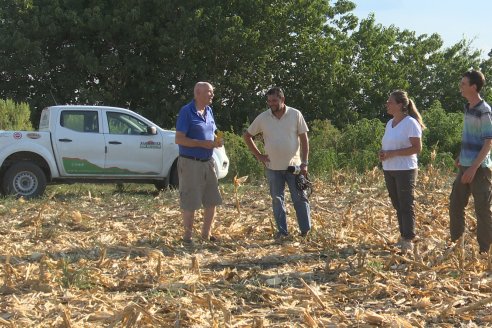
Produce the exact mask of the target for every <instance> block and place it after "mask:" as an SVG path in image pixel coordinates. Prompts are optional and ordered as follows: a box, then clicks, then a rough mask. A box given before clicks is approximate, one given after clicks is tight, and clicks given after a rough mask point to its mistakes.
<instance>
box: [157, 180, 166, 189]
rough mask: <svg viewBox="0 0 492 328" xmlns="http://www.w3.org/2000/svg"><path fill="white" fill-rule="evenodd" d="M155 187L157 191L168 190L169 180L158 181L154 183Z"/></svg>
mask: <svg viewBox="0 0 492 328" xmlns="http://www.w3.org/2000/svg"><path fill="white" fill-rule="evenodd" d="M154 186H155V188H156V189H157V190H159V191H161V190H164V189H166V188H167V180H158V181H155V182H154Z"/></svg>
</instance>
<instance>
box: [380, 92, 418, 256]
mask: <svg viewBox="0 0 492 328" xmlns="http://www.w3.org/2000/svg"><path fill="white" fill-rule="evenodd" d="M386 109H387V112H388V114H389V115H391V116H393V118H392V119H391V120H389V122H388V123H387V124H386V130H385V132H384V136H383V140H382V148H381V150H380V151H379V160H380V161H381V162H382V164H383V171H384V180H385V182H386V188H387V189H388V194H389V196H390V199H391V203H392V204H393V207H394V208H395V210H396V216H397V218H398V226H399V228H400V240H399V242H398V243H397V246H398V247H400V248H401V250H402V252H408V251H411V250H412V249H413V244H412V240H413V239H414V238H415V210H414V194H415V185H416V181H417V174H418V164H417V154H419V153H420V151H421V150H422V130H423V129H425V125H424V123H423V121H422V117H421V116H420V113H419V111H418V110H417V107H416V106H415V103H414V102H413V101H412V100H411V99H409V98H408V94H407V93H406V92H405V91H401V90H396V91H393V92H392V93H391V95H390V96H389V98H388V101H387V102H386Z"/></svg>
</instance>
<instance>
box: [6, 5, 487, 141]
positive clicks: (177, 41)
mask: <svg viewBox="0 0 492 328" xmlns="http://www.w3.org/2000/svg"><path fill="white" fill-rule="evenodd" d="M354 6H355V5H354V4H353V3H352V2H350V1H347V0H339V1H336V2H334V1H328V0H261V1H260V0H233V1H231V0H228V1H224V0H213V1H212V0H199V1H178V0H143V1H140V0H139V1H136V0H121V1H117V2H115V1H109V0H0V21H1V22H2V24H1V25H0V67H2V69H1V70H0V98H3V99H6V98H11V99H14V100H15V101H18V102H21V101H25V102H28V103H29V104H30V106H31V108H32V109H33V115H32V116H33V117H32V118H33V122H37V118H38V117H39V113H40V111H41V109H42V108H43V107H45V106H47V105H52V104H53V103H55V102H57V103H61V104H65V103H88V104H106V105H115V106H123V107H130V108H131V109H133V110H136V111H138V112H140V113H141V114H143V115H145V116H147V117H149V118H151V119H152V120H154V121H155V122H156V123H158V124H160V125H162V126H163V127H172V126H174V124H175V118H176V114H177V112H178V110H179V108H180V106H182V105H183V104H184V103H185V102H186V101H187V100H188V99H189V98H190V97H191V90H192V88H193V85H194V83H195V82H196V81H198V80H208V81H210V82H212V83H213V84H214V85H215V87H216V99H215V103H214V107H215V110H216V116H217V121H218V122H219V124H220V128H221V129H222V130H229V131H232V130H234V131H240V130H241V128H242V127H243V126H244V124H245V123H247V122H248V121H250V120H251V119H252V118H253V117H254V116H256V114H258V113H259V112H260V111H261V110H262V109H264V108H265V105H264V97H263V92H264V91H265V89H266V88H267V87H269V86H271V85H280V86H282V87H284V89H285V91H286V94H287V101H288V103H289V104H290V105H291V106H293V107H297V108H299V109H301V110H302V111H303V113H304V114H305V116H306V118H307V120H308V121H309V122H311V121H313V120H315V119H320V120H326V119H329V120H330V121H331V122H332V124H333V125H334V126H336V127H337V128H344V127H345V126H347V125H349V124H355V123H356V121H357V120H359V119H362V118H367V119H369V120H371V119H374V118H378V119H383V120H384V107H383V104H384V101H385V100H386V97H387V95H388V93H389V92H390V91H391V90H393V89H396V88H402V89H406V90H408V91H409V93H410V95H411V96H412V97H414V98H415V100H416V102H417V105H418V107H419V108H421V109H424V110H425V109H426V108H428V107H429V106H430V105H431V104H432V103H433V102H434V101H435V100H438V101H440V103H441V105H442V107H443V108H445V109H446V110H447V111H459V110H460V108H461V103H462V99H461V98H460V95H459V93H458V92H457V81H458V80H459V78H460V76H461V74H462V72H463V71H465V70H467V69H469V68H471V67H475V68H479V67H480V68H482V70H483V71H484V72H485V73H486V76H492V74H490V73H492V72H491V65H490V63H491V59H490V56H489V57H488V59H484V57H483V56H480V53H479V52H477V51H475V50H474V49H471V48H470V46H469V43H468V42H467V41H466V40H463V41H461V42H459V43H457V44H455V45H454V46H452V47H450V48H447V49H443V48H442V45H443V43H442V40H441V38H440V37H439V35H437V34H432V35H430V36H429V35H416V34H415V33H414V32H412V31H408V30H400V29H398V28H396V27H394V26H389V27H384V26H382V25H380V24H378V23H377V22H376V21H375V18H374V17H372V16H369V17H367V18H365V19H362V20H361V21H359V20H358V19H357V18H356V17H355V16H354V15H353V14H352V10H353V9H354ZM489 93H490V90H486V94H487V95H488V94H489Z"/></svg>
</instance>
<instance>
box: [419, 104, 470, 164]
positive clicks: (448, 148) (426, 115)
mask: <svg viewBox="0 0 492 328" xmlns="http://www.w3.org/2000/svg"><path fill="white" fill-rule="evenodd" d="M422 118H423V120H424V123H425V125H426V126H427V129H426V130H425V131H424V133H423V137H422V142H423V144H424V146H423V150H422V155H421V163H422V164H423V165H426V164H428V163H429V161H430V153H431V152H432V151H433V150H435V152H436V154H437V156H436V157H442V158H447V157H451V158H454V157H456V156H458V154H459V152H460V145H461V134H462V129H463V114H462V113H446V111H445V110H444V109H443V108H442V106H441V103H440V102H439V101H435V102H434V103H433V104H432V105H431V107H430V108H429V109H428V110H427V111H425V112H423V113H422ZM446 162H448V160H446Z"/></svg>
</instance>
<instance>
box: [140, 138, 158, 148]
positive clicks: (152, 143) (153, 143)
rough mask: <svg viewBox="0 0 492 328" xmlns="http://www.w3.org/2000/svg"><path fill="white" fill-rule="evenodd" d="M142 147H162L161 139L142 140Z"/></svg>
mask: <svg viewBox="0 0 492 328" xmlns="http://www.w3.org/2000/svg"><path fill="white" fill-rule="evenodd" d="M140 148H152V149H161V143H160V142H159V141H152V140H149V141H142V142H140Z"/></svg>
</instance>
